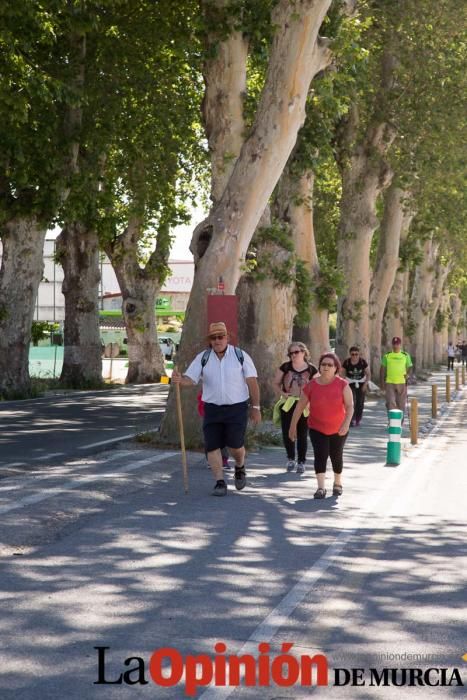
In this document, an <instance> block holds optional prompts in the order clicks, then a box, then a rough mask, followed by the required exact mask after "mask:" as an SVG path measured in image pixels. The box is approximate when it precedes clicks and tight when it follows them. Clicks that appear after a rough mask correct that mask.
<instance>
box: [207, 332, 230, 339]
mask: <svg viewBox="0 0 467 700" xmlns="http://www.w3.org/2000/svg"><path fill="white" fill-rule="evenodd" d="M226 337H227V336H226V335H225V333H224V334H223V335H210V336H209V340H222V339H223V338H226Z"/></svg>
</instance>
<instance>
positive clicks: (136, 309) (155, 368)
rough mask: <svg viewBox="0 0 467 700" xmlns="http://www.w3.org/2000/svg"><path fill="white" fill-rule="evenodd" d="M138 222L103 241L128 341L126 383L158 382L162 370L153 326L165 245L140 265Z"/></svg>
mask: <svg viewBox="0 0 467 700" xmlns="http://www.w3.org/2000/svg"><path fill="white" fill-rule="evenodd" d="M140 238H141V223H140V222H139V221H138V220H136V219H135V220H134V221H132V222H130V223H129V225H128V227H127V228H126V230H125V231H124V233H123V234H121V235H120V236H118V237H117V238H116V239H115V240H114V241H112V242H110V243H109V242H108V243H106V244H105V245H104V248H105V252H106V253H107V255H108V256H109V259H110V262H111V263H112V267H113V269H114V271H115V275H116V277H117V280H118V284H119V287H120V289H121V292H122V313H123V317H124V320H125V326H126V331H127V341H128V346H127V347H128V373H127V376H126V379H125V382H126V383H127V384H144V383H150V382H158V381H159V380H160V378H161V375H163V374H165V368H164V359H163V356H162V352H161V349H160V347H159V342H158V339H157V330H156V311H155V309H156V298H157V295H158V293H159V290H160V287H161V279H162V278H161V277H160V275H161V274H162V269H163V267H164V264H165V263H166V262H167V257H168V252H167V250H166V246H162V247H163V248H164V250H163V251H161V250H160V244H159V241H158V244H157V246H156V249H155V251H154V252H153V253H152V255H151V257H150V258H149V261H148V262H147V263H146V265H145V266H144V268H143V267H142V266H141V265H140V264H139V262H138V259H137V243H138V240H139V239H140Z"/></svg>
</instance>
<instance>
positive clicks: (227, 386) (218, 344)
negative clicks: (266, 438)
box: [172, 321, 261, 496]
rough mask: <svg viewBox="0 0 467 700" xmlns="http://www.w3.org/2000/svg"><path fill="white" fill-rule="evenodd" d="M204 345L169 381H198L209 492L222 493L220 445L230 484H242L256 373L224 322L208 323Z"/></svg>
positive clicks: (256, 413)
mask: <svg viewBox="0 0 467 700" xmlns="http://www.w3.org/2000/svg"><path fill="white" fill-rule="evenodd" d="M207 339H208V343H209V348H208V349H207V350H204V351H203V352H200V353H198V355H196V357H195V359H194V360H193V362H192V363H191V364H190V366H189V367H188V369H187V370H186V372H184V374H183V375H181V374H180V373H179V372H177V371H175V370H174V372H173V373H172V382H173V383H174V384H180V386H193V385H194V384H198V382H199V381H200V380H202V382H203V395H202V399H203V402H204V419H203V433H204V443H205V449H206V452H207V457H208V462H209V465H210V467H211V469H212V472H213V474H214V478H215V480H216V484H215V486H214V490H213V492H212V495H213V496H225V495H226V493H227V484H226V483H225V481H224V476H223V469H222V455H221V449H222V447H225V446H227V447H228V448H229V450H230V454H231V455H232V457H233V458H234V460H235V488H236V489H237V490H238V491H241V490H242V489H243V488H245V485H246V473H245V433H246V427H247V423H248V414H249V413H250V417H251V420H252V421H253V423H259V422H260V421H261V409H260V405H259V386H258V379H257V377H258V375H257V372H256V369H255V366H254V364H253V360H252V359H251V357H250V356H249V355H248V354H247V353H246V352H244V351H243V350H240V349H239V348H236V347H234V346H233V345H230V344H229V342H228V333H227V327H226V325H225V323H223V322H222V321H218V322H216V323H211V324H210V326H209V333H208V338H207Z"/></svg>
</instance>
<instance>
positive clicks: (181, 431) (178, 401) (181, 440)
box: [174, 367, 188, 493]
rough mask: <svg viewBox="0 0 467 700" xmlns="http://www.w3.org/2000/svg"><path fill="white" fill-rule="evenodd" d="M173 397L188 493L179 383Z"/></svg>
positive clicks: (184, 481)
mask: <svg viewBox="0 0 467 700" xmlns="http://www.w3.org/2000/svg"><path fill="white" fill-rule="evenodd" d="M174 370H175V371H176V372H178V369H177V367H174ZM175 398H176V400H177V416H178V429H179V431H180V447H181V449H182V469H183V487H184V489H185V493H188V466H187V463H186V451H185V433H184V431H183V415H182V399H181V396H180V384H175Z"/></svg>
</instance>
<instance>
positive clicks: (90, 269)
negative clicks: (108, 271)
mask: <svg viewBox="0 0 467 700" xmlns="http://www.w3.org/2000/svg"><path fill="white" fill-rule="evenodd" d="M56 254H57V258H58V260H59V262H60V264H61V265H62V267H63V272H64V280H63V284H62V292H63V295H64V297H65V325H64V346H65V347H64V356H63V367H62V374H61V377H60V381H61V382H62V384H64V385H65V386H70V387H73V388H80V387H85V386H89V385H95V384H99V383H101V382H102V359H101V341H100V332H99V280H100V271H99V241H98V237H97V233H96V232H95V231H89V230H88V229H87V227H86V226H84V225H83V224H80V223H78V222H75V223H73V224H69V225H68V226H66V227H65V228H63V229H62V231H61V233H60V235H59V236H58V238H57V241H56Z"/></svg>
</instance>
